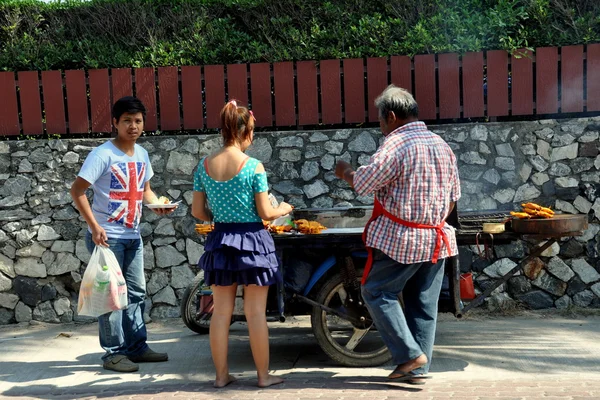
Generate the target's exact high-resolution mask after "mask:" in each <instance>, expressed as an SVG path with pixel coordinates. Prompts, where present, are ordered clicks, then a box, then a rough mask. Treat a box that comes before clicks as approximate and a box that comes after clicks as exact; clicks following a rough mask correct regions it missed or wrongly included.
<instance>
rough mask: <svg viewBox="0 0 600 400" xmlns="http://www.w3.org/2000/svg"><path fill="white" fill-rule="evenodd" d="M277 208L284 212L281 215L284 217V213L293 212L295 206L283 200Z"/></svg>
mask: <svg viewBox="0 0 600 400" xmlns="http://www.w3.org/2000/svg"><path fill="white" fill-rule="evenodd" d="M277 209H278V210H281V212H282V213H283V214H281V216H282V217H283V216H284V215H288V214H289V213H291V212H292V211H293V210H294V207H293V206H291V205H289V204H288V203H286V202H283V201H282V202H281V203H279V207H277Z"/></svg>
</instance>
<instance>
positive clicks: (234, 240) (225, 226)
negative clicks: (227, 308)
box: [198, 222, 281, 286]
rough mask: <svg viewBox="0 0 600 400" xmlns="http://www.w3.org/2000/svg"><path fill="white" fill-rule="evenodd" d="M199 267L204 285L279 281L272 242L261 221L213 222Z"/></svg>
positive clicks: (260, 284)
mask: <svg viewBox="0 0 600 400" xmlns="http://www.w3.org/2000/svg"><path fill="white" fill-rule="evenodd" d="M198 266H199V267H200V268H202V269H203V270H204V283H205V284H206V285H217V286H231V285H233V284H234V283H237V284H239V285H258V286H269V285H272V284H274V283H277V282H280V281H281V273H280V271H279V261H278V259H277V256H276V254H275V243H274V242H273V238H272V237H271V234H270V233H269V232H267V230H266V229H265V228H264V226H263V224H262V223H260V222H250V223H215V229H214V230H213V231H212V232H210V233H209V234H208V236H207V238H206V243H205V245H204V254H203V255H202V257H200V261H199V262H198Z"/></svg>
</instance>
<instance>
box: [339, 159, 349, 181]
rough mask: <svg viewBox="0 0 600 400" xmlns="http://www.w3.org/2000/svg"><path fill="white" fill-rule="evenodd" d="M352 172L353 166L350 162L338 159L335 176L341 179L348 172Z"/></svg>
mask: <svg viewBox="0 0 600 400" xmlns="http://www.w3.org/2000/svg"><path fill="white" fill-rule="evenodd" d="M349 172H352V166H351V165H350V164H348V163H347V162H346V161H342V160H340V161H338V162H337V164H336V165H335V176H337V177H338V178H340V179H344V180H345V178H346V174H347V173H349Z"/></svg>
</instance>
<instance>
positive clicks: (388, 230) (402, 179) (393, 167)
mask: <svg viewBox="0 0 600 400" xmlns="http://www.w3.org/2000/svg"><path fill="white" fill-rule="evenodd" d="M354 189H355V190H356V192H357V193H358V194H360V195H366V194H369V193H373V192H375V196H376V197H377V199H378V200H379V201H380V202H381V204H382V205H383V207H384V208H385V209H386V210H388V211H389V212H390V213H391V214H393V215H395V216H397V217H399V218H401V219H403V220H405V221H410V222H414V223H420V224H426V225H439V224H441V223H442V220H443V219H444V218H445V217H447V215H448V214H449V213H450V202H453V201H454V202H455V201H457V200H458V199H459V198H460V181H459V178H458V168H457V165H456V157H455V156H454V153H453V152H452V149H451V148H450V146H448V144H447V143H446V142H445V141H444V140H443V139H442V138H441V137H439V136H438V135H436V134H434V133H433V132H430V131H429V130H428V129H427V126H426V125H425V124H424V123H423V122H412V123H409V124H406V125H403V126H401V127H400V128H398V129H396V130H395V131H393V132H392V133H390V135H388V136H387V137H386V138H385V140H384V142H383V144H382V146H381V147H380V148H379V149H378V150H377V152H376V153H375V154H374V155H373V156H372V157H371V160H370V163H369V165H365V166H362V167H360V168H358V170H357V171H356V173H355V175H354ZM444 232H445V233H446V235H447V236H448V241H449V243H450V247H451V248H450V251H448V250H449V249H447V248H446V246H445V245H443V244H442V249H441V251H440V256H439V258H440V259H442V258H446V257H450V256H454V255H456V254H458V248H457V246H456V237H455V234H454V228H452V227H451V226H450V225H448V224H445V226H444ZM436 236H437V234H436V231H435V230H433V229H417V228H409V227H406V226H403V225H400V224H398V223H396V222H394V221H391V220H390V219H388V218H387V217H385V216H383V215H382V216H380V217H379V218H377V219H376V220H375V221H373V223H372V224H371V225H370V226H369V230H368V233H367V243H366V245H367V246H368V247H373V248H376V249H379V250H381V251H382V252H383V253H385V254H386V255H388V256H389V257H391V258H393V259H394V260H396V261H398V262H399V263H402V264H414V263H420V262H425V261H431V259H432V258H433V250H434V248H435V241H436Z"/></svg>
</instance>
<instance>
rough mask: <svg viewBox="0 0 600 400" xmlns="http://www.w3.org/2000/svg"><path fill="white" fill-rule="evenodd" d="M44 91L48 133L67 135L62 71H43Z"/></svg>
mask: <svg viewBox="0 0 600 400" xmlns="http://www.w3.org/2000/svg"><path fill="white" fill-rule="evenodd" d="M42 89H43V90H44V116H45V117H46V133H48V134H49V135H52V134H65V133H67V124H66V121H65V95H64V92H63V79H62V74H61V72H60V71H42Z"/></svg>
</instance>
